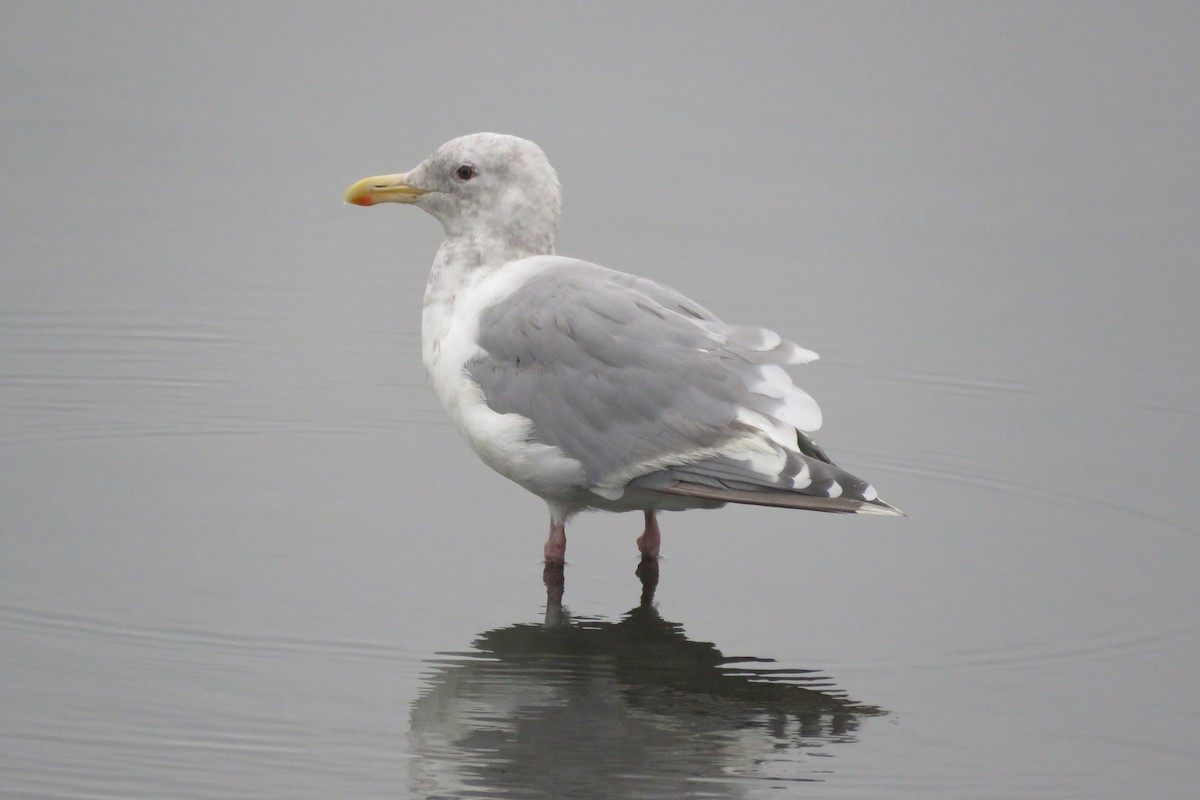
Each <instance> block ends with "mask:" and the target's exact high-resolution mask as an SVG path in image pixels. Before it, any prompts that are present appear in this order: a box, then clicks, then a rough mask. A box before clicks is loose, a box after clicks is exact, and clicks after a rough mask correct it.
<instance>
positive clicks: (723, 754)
mask: <svg viewBox="0 0 1200 800" xmlns="http://www.w3.org/2000/svg"><path fill="white" fill-rule="evenodd" d="M1198 23H1200V13H1198V12H1197V6H1196V5H1195V4H1191V3H1178V4H1166V3H1138V4H1132V3H1130V4H1105V3H1055V4H1042V3H1028V4H1026V3H1001V4H924V3H921V4H917V3H913V4H851V3H829V4H814V3H805V4H755V5H740V4H739V5H733V4H729V5H716V4H669V5H668V4H662V5H654V6H650V7H644V6H643V5H641V4H619V3H618V4H606V5H604V6H597V5H588V6H581V7H574V6H565V5H558V4H545V5H543V4H529V3H523V4H515V5H500V4H488V5H483V4H437V5H433V4H429V5H411V4H393V3H389V4H350V5H342V4H339V5H337V6H336V7H335V6H333V5H322V4H311V3H310V4H296V3H289V4H267V3H261V4H258V3H256V4H250V3H244V4H224V5H222V4H190V5H189V4H183V3H171V4H158V3H106V4H98V5H83V4H52V3H39V4H32V3H30V4H11V3H10V4H6V5H5V6H4V8H3V10H0V68H2V74H3V76H4V77H3V85H4V87H5V93H4V101H3V103H2V104H0V132H2V141H3V145H2V147H0V170H2V174H3V176H4V182H3V185H2V186H0V209H2V213H0V248H2V249H0V254H2V263H0V796H5V797H22V798H24V797H30V798H32V797H38V798H43V797H46V798H49V797H56V798H57V797H96V798H110V797H111V798H118V797H120V798H128V797H147V798H149V797H154V798H161V797H172V798H243V797H245V798H268V797H289V798H302V797H314V798H316V797H322V798H323V797H331V796H335V797H400V798H406V797H493V796H497V797H498V796H506V797H539V796H545V797H614V796H616V797H622V796H643V797H731V796H737V797H766V796H771V797H779V796H796V797H868V796H869V797H913V798H929V797H955V798H964V797H975V798H987V797H1038V798H1045V797H1071V798H1075V797H1078V798H1096V797H1114V798H1117V797H1132V796H1145V797H1151V796H1153V797H1180V798H1183V797H1192V796H1194V792H1195V786H1196V784H1197V780H1198V779H1200V745H1198V744H1197V741H1198V738H1200V691H1198V690H1197V688H1196V682H1195V675H1196V666H1195V665H1196V663H1197V659H1198V658H1200V627H1198V625H1197V615H1196V609H1197V607H1198V604H1200V589H1198V587H1197V579H1196V572H1197V567H1198V566H1200V541H1198V539H1197V516H1198V515H1197V511H1198V510H1200V503H1198V502H1197V499H1196V492H1195V484H1196V479H1197V469H1196V464H1197V452H1198V450H1200V424H1198V423H1200V411H1198V409H1200V406H1198V404H1197V399H1196V398H1197V394H1198V391H1200V378H1198V373H1200V371H1198V370H1197V366H1196V365H1197V355H1198V353H1200V325H1198V324H1197V321H1196V318H1195V315H1196V309H1197V301H1198V299H1200V292H1198V291H1197V290H1198V289H1200V279H1198V278H1197V273H1196V253H1197V245H1198V244H1200V234H1198V233H1197V231H1198V230H1200V226H1198V225H1197V221H1198V219H1200V214H1198V212H1200V175H1198V168H1200V154H1198V152H1197V147H1196V142H1197V140H1198V135H1200V102H1198V89H1197V87H1198V86H1200V84H1198V83H1197V75H1200V55H1198V51H1197V46H1196V42H1197V40H1198V34H1200V25H1198ZM477 130H495V131H502V132H509V133H515V134H518V135H522V136H525V137H528V138H531V139H533V140H535V141H537V142H539V143H540V144H541V145H542V146H543V147H544V149H545V150H546V151H547V153H548V154H549V156H550V158H551V160H552V162H553V163H554V164H555V165H556V167H557V168H558V170H559V174H560V177H561V179H562V181H563V184H564V188H565V209H564V214H565V216H564V223H563V227H562V232H561V236H560V240H559V252H560V253H563V254H566V255H573V256H579V257H583V258H587V259H589V260H592V261H596V262H598V263H602V264H605V265H607V266H611V267H615V268H618V269H624V270H628V271H632V272H637V273H640V274H644V275H647V276H650V277H653V278H656V279H659V280H662V281H664V282H667V283H669V284H672V285H674V286H676V287H678V288H680V289H682V290H684V291H685V292H687V293H688V294H690V295H692V296H693V297H695V298H696V299H697V300H698V301H700V302H702V303H704V304H706V305H708V306H710V307H712V308H713V309H714V310H715V311H717V312H718V313H720V314H721V315H722V316H724V317H725V318H727V319H729V320H731V321H739V322H746V323H753V324H764V325H768V326H771V327H774V328H776V329H778V330H780V331H782V332H784V333H786V334H787V335H789V336H791V337H793V338H795V339H796V340H798V341H799V342H800V343H801V344H802V345H804V346H806V347H809V348H812V349H814V350H816V351H818V352H819V353H820V354H821V355H822V360H821V361H820V362H817V363H816V364H814V365H811V366H806V367H804V368H802V369H801V370H800V372H799V375H798V380H799V382H800V383H801V385H803V386H805V387H806V388H807V389H808V390H809V391H810V392H811V393H812V394H813V395H814V396H815V397H816V398H817V400H818V401H819V402H820V403H821V405H822V408H823V409H824V411H825V417H826V426H825V428H824V430H823V431H822V435H821V437H820V441H821V442H822V443H823V444H824V445H826V447H827V448H828V449H829V450H830V451H831V453H832V455H833V456H834V457H835V458H836V459H837V460H839V461H840V462H841V463H842V464H843V465H844V466H846V467H847V468H849V469H851V470H852V471H854V472H857V473H859V474H862V475H863V476H864V477H866V478H868V479H869V480H871V481H872V482H873V483H874V484H875V485H876V486H877V487H879V489H880V491H881V494H882V495H883V497H884V498H885V499H887V500H889V501H890V502H892V503H894V504H896V505H899V506H900V507H902V508H904V509H905V510H906V511H907V512H908V513H909V515H910V517H909V518H908V519H904V520H892V519H862V518H850V519H846V518H839V517H829V516H823V515H814V514H788V513H786V512H781V511H773V510H768V509H756V508H729V509H726V510H723V511H720V512H707V513H705V512H691V513H688V514H684V515H668V516H667V517H666V518H665V519H664V545H663V546H664V555H665V558H664V560H663V563H662V584H661V586H660V588H659V592H658V606H657V612H658V614H660V615H661V618H658V617H655V616H654V615H653V614H651V615H650V617H649V618H646V616H645V615H644V614H639V613H632V614H626V612H628V611H629V609H631V608H633V607H635V606H636V605H637V601H638V593H639V591H640V587H639V585H638V583H637V580H636V579H635V578H634V577H633V575H632V569H633V567H634V565H635V555H636V554H635V548H634V543H633V540H634V537H635V535H636V533H637V531H638V527H639V523H640V521H639V520H638V519H636V518H635V517H633V516H610V515H592V516H585V517H583V518H581V519H579V520H578V521H577V522H576V523H575V524H574V525H573V527H572V538H571V547H570V557H571V563H570V565H569V566H568V569H567V594H566V602H567V606H568V607H569V609H570V612H571V613H573V615H574V616H573V617H572V618H571V620H570V621H568V622H566V623H565V630H564V629H563V628H564V626H562V625H560V626H559V627H558V629H557V633H555V632H554V630H553V629H551V630H544V629H543V628H541V627H540V626H539V623H540V622H541V621H542V620H543V615H544V614H545V612H546V608H545V596H544V591H543V588H542V585H541V566H540V563H539V557H540V547H541V542H542V540H543V538H544V535H545V530H544V529H545V524H546V519H545V510H544V506H543V505H542V503H541V501H539V500H537V499H536V498H534V497H532V496H530V495H527V494H525V493H524V492H523V491H522V490H520V489H519V488H518V487H516V486H514V485H512V484H509V483H507V482H506V481H505V480H504V479H502V478H500V477H498V476H496V475H493V474H492V473H490V472H489V471H488V470H487V468H486V467H484V466H483V465H482V464H480V463H478V462H477V461H476V459H475V457H474V456H473V455H472V454H471V453H470V452H469V451H468V449H467V448H466V446H465V445H464V444H462V443H461V442H460V441H459V439H458V438H457V437H456V435H455V434H454V432H453V430H452V429H451V428H450V426H449V423H448V422H447V421H446V420H445V419H444V417H443V415H442V412H441V410H440V409H439V408H438V407H437V404H436V401H435V400H434V398H433V396H432V394H431V392H430V391H429V390H428V389H427V388H426V387H425V382H424V375H423V374H422V370H421V368H420V358H419V309H420V297H421V292H422V289H423V284H424V280H425V274H426V271H427V269H428V265H429V263H430V261H431V259H432V256H433V253H434V250H435V249H436V247H437V244H438V241H439V239H440V229H439V228H438V226H437V224H436V223H435V222H434V221H433V220H431V219H429V218H428V217H426V216H425V215H423V214H421V213H419V212H417V211H415V210H412V209H403V208H398V207H391V206H385V207H383V208H379V209H370V210H362V209H357V208H350V207H343V206H342V205H341V194H342V192H343V190H344V189H345V187H346V186H347V185H348V184H349V183H351V182H352V181H354V180H356V179H358V178H361V177H364V176H367V175H373V174H378V173H384V172H396V171H401V170H404V169H407V168H409V167H412V166H415V165H416V164H417V163H418V162H419V161H420V160H421V159H422V158H424V157H425V156H426V155H427V154H428V153H429V152H430V151H431V150H432V149H433V148H434V147H436V146H437V145H438V144H440V143H441V142H442V141H444V140H446V139H448V138H451V137H453V136H456V135H459V134H463V133H469V132H473V131H477ZM551 611H553V609H551ZM630 631H632V634H630ZM547 636H551V638H549V639H547V638H545V637H547ZM553 637H559V638H553ZM563 637H566V638H563ZM571 637H575V638H571ZM655 637H657V638H655ZM648 638H651V639H653V641H654V642H655V643H656V644H654V646H653V647H651V646H650V645H647V644H646V640H647V639H648ZM707 643H711V644H707ZM697 653H704V654H708V655H711V653H717V656H716V657H714V658H716V659H717V660H718V661H719V656H720V655H721V654H724V656H729V657H735V656H755V657H759V658H763V659H774V660H775V663H774V665H773V666H774V667H775V668H780V669H814V670H818V671H819V674H820V675H821V676H827V678H826V679H827V681H828V682H829V683H830V684H831V685H832V686H834V687H836V688H837V689H839V690H841V691H843V692H844V693H845V694H846V695H847V696H848V697H849V698H850V699H852V700H854V701H857V702H859V703H863V704H866V705H867V706H870V707H872V708H871V709H863V710H861V713H854V714H850V715H848V716H847V715H846V714H845V713H842V712H840V711H837V710H836V709H834V710H831V707H828V706H823V705H821V703H822V702H824V701H821V700H820V699H819V696H818V698H817V699H816V700H814V698H812V697H810V696H808V695H800V694H797V693H791V694H788V693H787V692H786V691H785V692H783V693H782V694H778V695H771V694H769V693H768V694H767V695H764V696H762V697H756V698H750V699H747V698H749V695H748V694H747V692H749V691H750V689H749V688H747V687H751V688H752V687H754V686H759V685H761V683H762V682H761V680H759V681H747V680H745V676H743V677H742V678H737V680H741V681H742V683H741V684H738V688H736V690H734V689H729V688H727V687H728V686H730V685H731V684H729V683H728V681H730V680H734V679H735V678H731V677H730V673H729V672H728V671H721V670H719V669H717V668H716V667H713V666H712V665H709V666H704V667H702V668H701V667H697V664H699V663H700V662H702V661H705V659H707V658H708V655H705V656H704V657H703V658H701V657H699V656H698V655H697ZM705 663H707V662H705ZM671 670H677V671H675V672H672V671H671ZM664 676H666V677H664ZM671 676H673V677H671ZM735 677H736V676H735ZM751 677H753V676H751ZM718 678H719V679H720V680H718ZM721 681H725V683H721ZM792 683H796V681H793V682H792ZM789 685H790V684H789ZM721 687H726V688H721ZM784 688H787V687H784ZM806 704H807V705H806ZM876 707H877V708H876ZM879 710H884V711H886V713H876V712H877V711H879Z"/></svg>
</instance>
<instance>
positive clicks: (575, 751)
mask: <svg viewBox="0 0 1200 800" xmlns="http://www.w3.org/2000/svg"><path fill="white" fill-rule="evenodd" d="M638 576H639V577H640V578H641V580H642V601H641V603H639V605H638V606H637V607H636V608H634V609H633V610H632V611H630V612H629V613H627V614H626V615H625V616H624V617H623V618H622V619H621V620H619V621H617V622H611V621H604V620H599V619H594V618H586V617H580V618H572V617H571V616H570V614H569V612H568V611H566V609H564V608H563V606H562V603H561V600H562V593H563V575H562V568H561V567H558V568H557V569H556V568H547V570H546V573H545V575H544V579H545V582H546V592H547V603H546V618H545V620H544V622H542V623H540V624H539V623H519V624H516V625H511V626H509V627H506V628H499V629H496V630H491V631H487V632H486V633H483V634H481V635H480V636H479V638H478V639H477V640H476V641H475V642H474V643H473V646H472V650H470V651H468V652H465V653H453V654H444V658H441V659H438V660H434V661H431V662H430V664H431V666H432V667H433V671H432V674H431V675H430V676H429V679H428V680H429V687H428V689H427V690H426V691H425V692H424V693H423V695H422V696H421V697H420V698H419V699H418V700H417V701H416V702H415V703H414V705H413V711H412V729H411V734H410V747H411V755H412V756H414V758H413V759H412V761H411V762H410V765H409V766H410V773H409V774H410V781H411V789H412V790H413V792H414V794H415V795H416V796H419V797H425V798H468V797H470V798H480V797H520V798H533V797H546V798H613V797H640V798H700V797H747V796H751V795H757V794H758V793H759V792H760V791H761V790H764V789H769V788H772V787H782V786H785V785H789V784H791V783H793V782H795V781H820V780H827V779H829V778H830V776H831V775H832V773H833V772H834V770H833V769H832V767H833V764H832V763H831V762H830V760H829V759H828V758H825V757H824V756H829V755H832V754H833V753H832V752H830V749H829V746H830V745H834V744H837V743H849V742H853V741H855V733H856V731H857V729H858V725H859V720H860V719H861V718H862V717H864V716H870V715H876V714H881V713H883V712H882V711H881V710H880V709H878V708H874V707H871V706H865V705H862V704H860V703H856V702H854V701H852V700H850V699H848V698H847V697H845V696H844V695H843V694H842V693H840V692H838V691H837V690H836V689H834V688H833V685H832V683H831V682H830V681H829V679H828V678H825V677H824V676H821V675H818V674H816V673H814V672H813V671H811V670H799V669H782V668H773V667H772V662H771V661H770V660H769V659H758V658H731V657H728V656H725V655H723V654H722V653H721V652H720V651H719V650H717V648H716V647H715V646H714V645H712V644H710V643H707V642H694V641H691V640H690V639H688V638H687V636H686V635H685V634H684V631H683V626H682V625H679V624H678V623H673V622H668V621H667V620H664V619H662V618H661V617H660V616H659V615H658V612H657V611H656V610H655V609H654V607H653V605H652V600H653V596H654V589H655V586H656V584H657V582H658V565H657V563H656V562H653V561H651V560H647V561H643V563H642V564H641V566H640V567H639V569H638Z"/></svg>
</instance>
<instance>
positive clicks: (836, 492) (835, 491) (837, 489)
mask: <svg viewBox="0 0 1200 800" xmlns="http://www.w3.org/2000/svg"><path fill="white" fill-rule="evenodd" d="M829 496H830V497H841V496H842V485H841V484H840V483H838V482H837V481H834V482H833V483H832V484H831V485H830V487H829Z"/></svg>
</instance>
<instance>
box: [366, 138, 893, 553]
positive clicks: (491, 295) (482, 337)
mask: <svg viewBox="0 0 1200 800" xmlns="http://www.w3.org/2000/svg"><path fill="white" fill-rule="evenodd" d="M345 200H346V202H347V203H353V204H355V205H360V206H372V205H377V204H380V203H403V204H409V205H415V206H417V207H418V208H421V209H422V210H424V211H426V212H428V213H429V214H431V215H432V216H433V217H434V218H435V219H437V220H438V221H439V222H440V223H441V224H442V228H443V229H444V232H445V239H444V240H443V241H442V244H441V247H439V248H438V251H437V255H436V257H435V258H434V261H433V269H432V270H431V272H430V274H429V282H428V284H427V286H426V289H425V301H424V306H423V311H422V320H421V339H422V342H421V351H422V358H423V360H424V363H425V369H426V371H427V373H428V375H429V381H430V383H431V384H432V386H433V390H434V392H435V393H436V394H437V397H438V399H439V400H440V401H441V404H442V406H443V407H444V408H445V410H446V413H447V414H448V415H449V417H450V419H451V420H452V421H453V423H454V426H455V428H457V429H458V432H459V433H460V434H462V436H463V438H465V439H466V441H467V444H468V445H470V447H471V449H472V450H474V451H475V452H476V453H477V454H478V455H479V457H480V458H481V459H482V460H483V461H484V463H486V464H487V465H488V466H490V467H491V468H492V469H494V470H496V471H497V472H499V473H500V474H501V475H504V476H505V477H507V478H509V479H511V480H513V481H515V482H516V483H518V484H520V485H521V486H523V487H525V488H526V489H528V490H529V491H530V492H532V493H534V494H536V495H538V496H539V497H541V498H542V499H543V500H545V502H546V505H547V506H548V507H549V510H550V535H549V537H548V539H547V540H546V544H545V547H544V549H543V555H544V557H545V560H546V563H547V564H557V565H561V564H562V563H564V560H565V558H566V547H567V538H566V523H567V521H568V520H569V519H570V518H571V517H572V516H573V515H575V514H577V513H578V512H580V511H583V510H585V509H602V510H606V511H641V512H643V514H644V517H645V526H644V529H643V531H642V534H641V535H640V536H639V537H638V539H637V544H638V548H639V550H640V551H641V553H642V555H643V557H645V558H652V559H656V558H657V557H658V555H659V551H660V547H661V531H660V529H659V526H658V520H657V514H658V512H660V511H680V510H686V509H692V508H717V507H720V506H723V505H725V504H726V503H745V504H751V505H761V506H777V507H782V508H792V509H803V510H809V511H827V512H840V513H860V514H862V513H873V514H899V513H901V512H899V511H898V510H897V509H896V508H894V507H892V506H891V505H889V504H887V503H885V502H883V501H882V500H880V499H879V497H878V495H877V493H876V491H875V489H874V488H873V487H872V486H871V485H870V484H869V483H867V482H866V481H864V480H862V479H861V478H858V477H856V476H854V475H851V474H850V473H849V472H846V471H844V470H842V469H840V468H838V467H837V466H835V465H834V463H833V462H832V461H831V460H830V458H829V456H828V455H827V454H826V453H825V451H824V450H823V449H822V448H821V447H819V446H817V444H816V443H815V442H814V441H813V439H812V438H811V436H810V434H811V433H812V432H813V431H815V430H817V429H818V428H819V427H820V426H821V411H820V409H819V408H818V407H817V404H816V402H815V401H814V400H813V398H812V397H810V396H809V395H808V394H807V393H806V392H804V391H803V390H802V389H800V388H799V387H797V386H795V385H794V384H793V382H792V378H791V376H790V375H789V373H788V372H787V370H785V367H787V366H792V365H799V364H805V363H807V362H810V361H813V360H814V359H816V358H817V355H816V353H813V352H812V351H811V350H806V349H804V348H802V347H800V346H798V345H797V344H795V343H793V342H791V341H789V340H787V339H784V338H782V337H781V336H780V335H779V334H777V333H775V332H773V331H770V330H767V329H766V328H760V327H752V326H745V325H730V324H727V323H725V322H722V321H721V320H720V319H718V318H717V316H716V315H714V314H713V313H712V312H711V311H709V310H708V309H706V308H704V307H703V306H701V305H699V304H698V303H696V302H695V301H693V300H691V299H689V298H688V297H686V296H685V295H683V294H681V293H679V292H678V291H676V290H674V289H672V288H670V287H668V286H665V285H663V284H661V283H657V282H655V281H652V280H649V279H646V278H642V277H638V276H636V275H631V274H627V273H624V272H618V271H616V270H612V269H608V268H606V267H602V266H599V265H597V264H592V263H589V262H587V261H580V260H578V259H574V258H566V257H563V256H559V255H555V252H554V246H555V239H556V237H557V233H558V223H559V217H560V212H561V190H560V187H559V182H558V177H557V174H556V173H555V171H554V168H553V167H551V165H550V162H549V160H547V158H546V155H545V153H543V152H542V149H541V148H540V147H538V146H537V145H536V144H534V143H533V142H531V141H528V140H526V139H521V138H519V137H516V136H508V135H503V134H496V133H476V134H471V135H469V136H462V137H459V138H457V139H452V140H451V141H449V142H446V143H445V144H443V145H442V146H441V147H439V148H437V150H435V151H434V152H433V154H432V155H431V156H429V158H427V159H425V161H423V162H421V164H420V165H418V166H417V167H416V168H414V169H412V170H410V171H409V172H405V173H399V174H394V175H381V176H378V177H372V178H364V179H363V180H361V181H358V182H357V183H355V184H354V185H352V186H351V187H350V188H349V189H348V190H347V191H346V196H345Z"/></svg>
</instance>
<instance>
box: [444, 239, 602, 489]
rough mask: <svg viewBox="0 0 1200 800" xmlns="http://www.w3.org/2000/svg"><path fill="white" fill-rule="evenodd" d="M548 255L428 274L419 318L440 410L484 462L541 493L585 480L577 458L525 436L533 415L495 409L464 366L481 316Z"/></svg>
mask: <svg viewBox="0 0 1200 800" xmlns="http://www.w3.org/2000/svg"><path fill="white" fill-rule="evenodd" d="M557 260H558V259H556V258H555V257H553V256H537V257H533V258H526V259H521V260H520V261H512V262H509V263H507V264H504V265H503V266H500V267H497V268H494V269H486V268H478V267H477V268H475V269H472V270H470V271H469V272H467V273H466V274H463V275H458V276H451V275H445V274H439V272H438V269H437V267H435V270H434V273H433V274H431V275H430V280H429V287H428V288H427V290H426V293H425V308H424V312H423V315H422V324H421V339H422V342H421V350H422V358H423V359H424V361H425V370H426V372H427V373H428V375H429V382H430V384H432V386H433V391H434V393H436V394H437V396H438V399H439V400H440V401H441V403H442V406H443V408H445V409H446V413H447V414H448V415H449V416H450V419H451V421H453V423H454V426H455V427H456V428H457V429H458V431H459V433H461V434H462V435H463V438H465V439H466V440H467V444H469V445H470V446H471V449H472V450H474V451H475V452H476V453H478V454H479V457H480V458H481V459H483V461H484V463H486V464H487V465H488V466H490V467H491V468H492V469H494V470H496V471H497V472H499V473H500V474H501V475H504V476H505V477H507V478H509V479H511V480H513V481H516V482H517V483H519V484H521V485H522V486H524V487H525V488H526V489H528V490H529V491H531V492H533V493H534V494H537V495H540V496H542V497H545V498H553V497H560V496H563V495H566V494H569V493H571V492H573V491H576V490H578V489H579V488H582V487H584V486H586V483H587V482H586V477H585V474H584V469H583V465H582V464H580V463H579V462H578V461H576V460H575V459H573V458H569V457H567V456H566V455H564V454H563V452H562V450H560V449H559V448H557V447H554V446H552V445H547V444H538V443H535V442H531V441H530V440H529V436H530V433H531V431H532V430H533V422H532V421H531V420H530V419H529V418H527V417H523V416H521V415H520V414H497V413H496V412H495V411H492V410H491V409H490V408H488V406H487V402H486V400H485V398H484V396H483V391H482V390H481V389H480V388H479V384H477V383H476V382H475V381H473V380H472V379H471V377H470V375H468V374H467V372H466V370H465V365H466V364H467V363H468V362H469V361H471V360H472V359H474V358H476V357H477V356H479V355H481V354H482V352H483V351H482V350H481V348H480V346H479V319H480V315H481V314H482V313H483V311H484V310H485V309H487V308H488V307H490V306H492V305H495V304H496V303H498V302H500V301H502V300H504V299H505V298H507V297H508V296H509V295H510V294H512V293H513V292H514V291H516V290H517V289H519V288H520V287H521V286H523V285H524V284H525V282H526V281H528V280H529V279H530V278H532V277H533V276H534V275H536V274H538V273H539V272H542V271H543V270H545V269H547V268H549V267H551V266H552V265H553V264H554V262H555V261H557Z"/></svg>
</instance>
